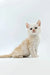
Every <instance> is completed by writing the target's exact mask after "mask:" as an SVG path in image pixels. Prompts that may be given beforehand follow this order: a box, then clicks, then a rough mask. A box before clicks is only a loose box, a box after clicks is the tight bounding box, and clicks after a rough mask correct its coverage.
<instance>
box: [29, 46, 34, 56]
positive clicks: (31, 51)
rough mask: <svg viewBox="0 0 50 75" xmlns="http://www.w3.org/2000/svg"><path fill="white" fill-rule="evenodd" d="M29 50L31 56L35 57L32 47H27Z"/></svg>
mask: <svg viewBox="0 0 50 75" xmlns="http://www.w3.org/2000/svg"><path fill="white" fill-rule="evenodd" d="M29 52H30V55H31V56H32V57H35V52H34V50H33V48H32V47H29Z"/></svg>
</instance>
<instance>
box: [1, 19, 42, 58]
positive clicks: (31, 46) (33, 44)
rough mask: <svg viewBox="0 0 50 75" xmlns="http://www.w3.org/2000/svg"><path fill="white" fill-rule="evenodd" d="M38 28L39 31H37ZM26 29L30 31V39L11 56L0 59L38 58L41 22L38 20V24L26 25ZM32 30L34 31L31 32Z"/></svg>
mask: <svg viewBox="0 0 50 75" xmlns="http://www.w3.org/2000/svg"><path fill="white" fill-rule="evenodd" d="M35 27H37V29H35ZM26 28H27V31H28V34H29V36H28V38H27V39H25V40H24V41H23V42H22V43H21V44H20V45H19V46H18V47H17V48H15V49H14V51H13V52H12V53H11V54H9V55H3V56H0V58H10V57H13V58H23V57H27V56H29V55H31V56H32V57H37V56H38V55H37V49H38V45H39V33H40V28H41V22H40V20H38V22H37V23H36V24H32V25H30V24H28V23H26ZM30 28H32V30H30Z"/></svg>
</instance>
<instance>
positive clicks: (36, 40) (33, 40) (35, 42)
mask: <svg viewBox="0 0 50 75" xmlns="http://www.w3.org/2000/svg"><path fill="white" fill-rule="evenodd" d="M29 44H30V46H37V45H38V44H39V38H32V39H30V40H29Z"/></svg>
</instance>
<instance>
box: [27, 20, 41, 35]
mask: <svg viewBox="0 0 50 75" xmlns="http://www.w3.org/2000/svg"><path fill="white" fill-rule="evenodd" d="M26 28H27V31H28V33H29V35H38V34H39V33H40V31H41V21H40V20H38V22H37V23H35V24H28V23H26Z"/></svg>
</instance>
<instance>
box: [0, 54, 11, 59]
mask: <svg viewBox="0 0 50 75" xmlns="http://www.w3.org/2000/svg"><path fill="white" fill-rule="evenodd" d="M11 57H12V54H9V55H0V58H11Z"/></svg>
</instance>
